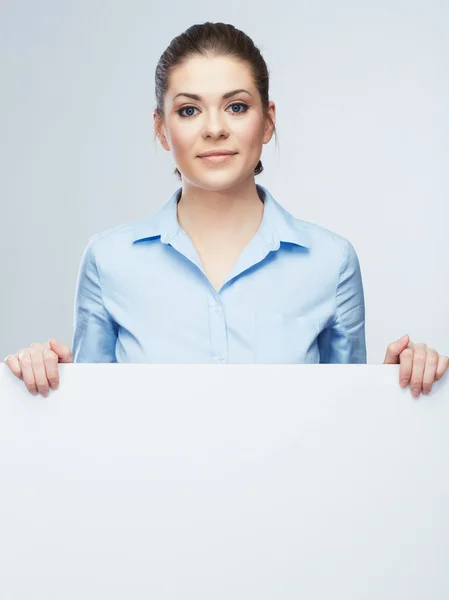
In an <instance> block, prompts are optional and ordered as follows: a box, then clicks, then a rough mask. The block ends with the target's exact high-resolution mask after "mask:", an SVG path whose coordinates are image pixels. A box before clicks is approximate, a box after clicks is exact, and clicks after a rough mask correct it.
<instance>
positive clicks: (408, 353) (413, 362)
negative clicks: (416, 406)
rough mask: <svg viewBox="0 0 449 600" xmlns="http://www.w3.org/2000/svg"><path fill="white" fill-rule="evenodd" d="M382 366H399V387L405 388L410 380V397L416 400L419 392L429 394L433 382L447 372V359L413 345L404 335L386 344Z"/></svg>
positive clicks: (419, 345)
mask: <svg viewBox="0 0 449 600" xmlns="http://www.w3.org/2000/svg"><path fill="white" fill-rule="evenodd" d="M383 364H384V365H397V364H400V365H401V367H400V371H399V383H400V386H401V387H402V388H405V387H407V385H408V383H409V381H410V380H411V383H410V388H411V390H412V396H414V397H415V398H418V396H419V394H420V393H421V391H422V393H423V394H426V395H427V394H430V390H431V389H432V384H433V382H434V381H439V380H440V379H441V378H442V377H443V375H444V374H445V372H446V371H447V368H448V366H449V358H448V357H447V356H444V355H441V356H440V355H439V354H438V352H437V351H436V350H434V349H433V348H428V347H427V346H426V344H415V343H413V342H412V341H411V340H410V338H409V337H408V335H407V334H405V335H404V336H402V337H401V338H400V339H399V340H397V341H396V342H391V344H388V347H387V352H386V354H385V360H384V363H383Z"/></svg>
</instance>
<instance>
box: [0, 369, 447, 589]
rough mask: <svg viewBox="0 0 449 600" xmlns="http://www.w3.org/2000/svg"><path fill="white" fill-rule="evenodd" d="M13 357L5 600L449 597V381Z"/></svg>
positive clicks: (1, 405)
mask: <svg viewBox="0 0 449 600" xmlns="http://www.w3.org/2000/svg"><path fill="white" fill-rule="evenodd" d="M59 370H60V375H61V386H60V389H59V390H58V391H57V392H50V396H49V397H48V398H43V397H41V396H37V397H33V396H31V395H30V394H29V393H28V391H27V390H26V388H25V386H24V384H23V382H22V381H19V380H18V379H17V378H15V377H14V376H13V375H12V374H11V373H10V371H9V369H8V368H7V367H6V365H0V482H1V493H0V598H1V599H2V600H72V599H73V600H80V599H81V598H82V599H83V600H94V599H95V600H98V599H101V600H103V599H107V600H116V599H123V600H124V599H126V600H128V599H130V600H144V599H145V600H149V599H155V600H172V599H173V600H174V599H177V600H178V599H179V600H206V599H207V600H231V599H232V600H234V599H237V600H249V599H250V600H253V599H254V600H273V599H276V600H298V599H301V600H330V599H332V600H336V599H340V598H341V599H342V600H380V599H382V600H402V599H407V600H415V599H416V600H417V599H422V600H424V599H425V600H430V599H432V600H440V599H441V600H447V599H448V598H449V468H448V462H449V391H448V384H447V381H446V379H447V377H444V378H443V380H441V381H440V382H437V383H435V384H434V386H433V390H432V393H431V394H430V395H429V396H422V395H421V396H420V397H419V399H414V398H413V397H412V396H411V394H410V389H409V388H407V389H405V390H403V389H401V388H400V386H399V383H398V379H399V365H291V364H290V365H279V364H276V365H275V364H273V365H270V364H268V365H256V364H255V365H231V364H229V365H198V364H189V365H187V364H186V365H161V364H157V365H156V364H68V365H65V364H61V365H59Z"/></svg>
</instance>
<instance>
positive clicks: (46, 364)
mask: <svg viewBox="0 0 449 600" xmlns="http://www.w3.org/2000/svg"><path fill="white" fill-rule="evenodd" d="M71 362H73V359H72V350H71V348H70V346H66V345H65V344H62V343H60V342H57V341H56V340H53V339H52V338H50V339H49V340H48V342H45V344H39V343H37V342H34V343H33V344H31V345H30V347H29V348H21V349H20V350H19V351H18V352H16V354H9V355H8V356H7V357H6V358H5V363H6V364H7V365H8V367H9V368H10V369H11V371H12V372H13V374H14V375H15V376H16V377H18V378H19V379H23V381H24V383H25V385H26V387H27V390H28V391H29V392H30V394H33V396H38V395H39V393H41V394H42V396H44V398H47V396H48V394H49V388H50V387H51V389H52V390H57V389H58V387H59V372H58V363H71Z"/></svg>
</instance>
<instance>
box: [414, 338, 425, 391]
mask: <svg viewBox="0 0 449 600" xmlns="http://www.w3.org/2000/svg"><path fill="white" fill-rule="evenodd" d="M426 359H427V346H426V345H425V344H416V346H415V354H414V356H413V366H412V376H411V379H410V388H411V390H412V395H413V396H414V397H415V398H418V396H419V395H420V393H421V390H422V380H423V375H424V368H425V366H426Z"/></svg>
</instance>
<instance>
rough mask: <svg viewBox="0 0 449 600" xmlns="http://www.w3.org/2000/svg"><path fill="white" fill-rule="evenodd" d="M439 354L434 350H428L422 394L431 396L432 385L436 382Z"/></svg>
mask: <svg viewBox="0 0 449 600" xmlns="http://www.w3.org/2000/svg"><path fill="white" fill-rule="evenodd" d="M438 358H439V356H438V352H436V350H433V349H427V357H426V364H425V367H424V375H423V381H422V393H423V394H430V391H431V389H432V384H433V382H434V381H435V373H436V370H437V367H438Z"/></svg>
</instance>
